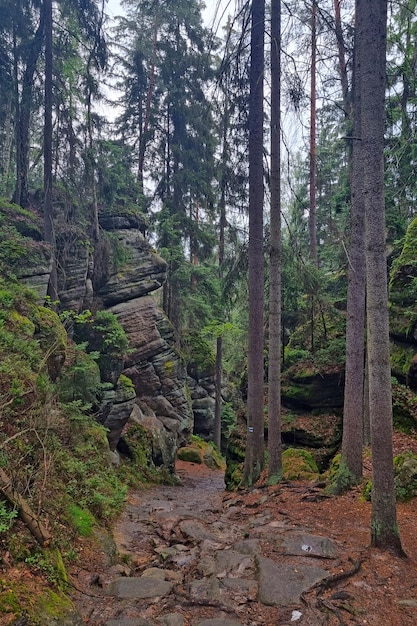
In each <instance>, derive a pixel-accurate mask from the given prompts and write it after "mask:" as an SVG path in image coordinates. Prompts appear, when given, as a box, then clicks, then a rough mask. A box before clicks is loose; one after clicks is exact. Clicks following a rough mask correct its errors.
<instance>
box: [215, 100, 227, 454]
mask: <svg viewBox="0 0 417 626" xmlns="http://www.w3.org/2000/svg"><path fill="white" fill-rule="evenodd" d="M228 131H229V100H228V97H227V91H226V93H225V103H224V115H223V148H222V162H223V165H224V166H225V164H226V161H227V156H228V151H229V150H228V143H227V133H228ZM222 172H223V173H222V177H221V181H220V185H221V190H220V233H219V280H220V284H222V280H223V263H224V236H225V229H226V185H227V180H226V175H225V167H223V168H222ZM215 376H216V378H215V388H216V397H215V401H216V404H215V407H214V437H213V438H214V443H215V444H216V446H217V448H218V449H219V450H221V443H222V376H223V337H222V336H221V335H220V336H219V337H217V340H216V374H215Z"/></svg>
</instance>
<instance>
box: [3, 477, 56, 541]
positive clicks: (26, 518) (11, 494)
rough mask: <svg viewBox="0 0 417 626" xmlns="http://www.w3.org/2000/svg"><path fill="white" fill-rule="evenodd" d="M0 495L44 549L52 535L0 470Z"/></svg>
mask: <svg viewBox="0 0 417 626" xmlns="http://www.w3.org/2000/svg"><path fill="white" fill-rule="evenodd" d="M0 493H2V494H3V495H4V497H5V498H7V500H8V501H9V502H10V503H11V504H12V505H13V506H14V507H16V508H17V510H18V511H19V517H20V519H21V520H22V522H23V523H24V524H26V526H27V527H28V529H29V530H30V532H31V533H32V535H33V536H34V537H35V539H36V541H37V542H38V543H39V544H40V545H41V546H42V547H43V548H45V547H46V546H48V545H49V544H50V543H51V540H52V535H51V534H50V532H49V531H48V530H47V528H45V526H44V525H43V524H42V522H41V521H40V519H39V517H37V516H36V515H35V513H34V512H33V511H32V509H31V508H30V506H29V504H28V503H27V502H26V500H25V499H24V498H23V497H22V496H21V495H20V493H18V492H17V491H16V490H15V489H14V487H13V483H12V480H11V479H10V478H9V476H8V475H7V474H6V472H5V471H4V470H3V469H1V468H0Z"/></svg>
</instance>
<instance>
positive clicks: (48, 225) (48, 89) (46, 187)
mask: <svg viewBox="0 0 417 626" xmlns="http://www.w3.org/2000/svg"><path fill="white" fill-rule="evenodd" d="M44 14H45V117H44V131H43V191H44V207H43V218H44V238H45V241H46V242H47V243H48V244H49V245H50V246H51V249H52V269H51V274H50V276H49V285H48V295H49V297H50V299H51V302H52V305H53V306H55V304H54V303H55V302H56V301H57V300H58V277H57V267H56V243H55V232H54V224H53V214H52V213H53V211H52V63H53V59H52V0H44Z"/></svg>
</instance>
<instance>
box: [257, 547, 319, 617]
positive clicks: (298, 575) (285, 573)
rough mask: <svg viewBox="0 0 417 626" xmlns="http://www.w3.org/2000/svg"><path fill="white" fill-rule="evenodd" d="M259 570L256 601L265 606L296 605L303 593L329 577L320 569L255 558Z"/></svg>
mask: <svg viewBox="0 0 417 626" xmlns="http://www.w3.org/2000/svg"><path fill="white" fill-rule="evenodd" d="M257 564H258V569H259V577H258V583H259V589H258V600H259V602H261V603H262V604H266V605H267V606H287V605H289V604H297V603H298V602H299V601H300V596H301V594H302V593H303V591H307V589H309V588H310V587H311V586H312V585H314V584H315V583H318V582H320V580H323V578H326V577H327V576H328V575H329V572H327V571H326V570H324V569H322V568H321V567H315V566H312V565H303V564H302V563H300V564H299V565H287V564H285V563H275V561H272V560H271V559H264V558H262V557H258V558H257Z"/></svg>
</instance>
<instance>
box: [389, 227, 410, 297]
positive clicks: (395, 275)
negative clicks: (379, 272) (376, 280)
mask: <svg viewBox="0 0 417 626" xmlns="http://www.w3.org/2000/svg"><path fill="white" fill-rule="evenodd" d="M416 259H417V218H414V219H413V220H412V221H411V223H410V224H409V226H408V228H407V232H406V234H405V238H404V245H403V248H402V250H401V254H400V256H399V257H398V259H396V260H395V262H394V263H393V266H392V270H391V276H390V283H389V298H390V301H391V302H393V303H394V304H399V305H400V306H403V307H407V306H414V304H415V300H416V295H417V282H416V278H417V260H416Z"/></svg>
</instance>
